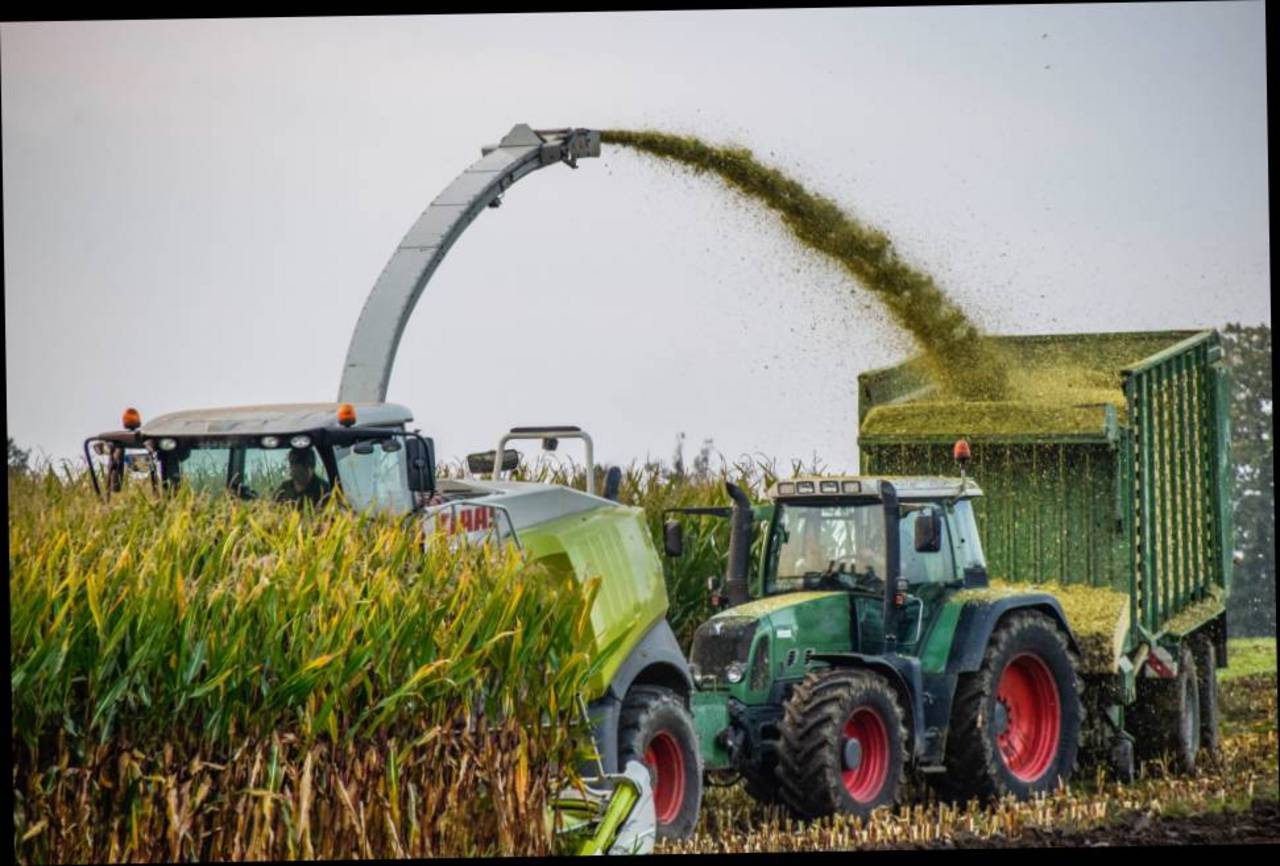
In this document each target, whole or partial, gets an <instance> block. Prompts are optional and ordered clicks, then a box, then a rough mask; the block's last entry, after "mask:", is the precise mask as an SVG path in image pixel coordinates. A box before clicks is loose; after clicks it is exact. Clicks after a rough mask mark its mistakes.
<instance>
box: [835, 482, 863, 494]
mask: <svg viewBox="0 0 1280 866" xmlns="http://www.w3.org/2000/svg"><path fill="white" fill-rule="evenodd" d="M840 488H841V489H842V490H843V491H844V492H845V493H861V492H862V482H860V481H842V482H840Z"/></svg>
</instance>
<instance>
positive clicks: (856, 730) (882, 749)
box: [777, 670, 907, 818]
mask: <svg viewBox="0 0 1280 866" xmlns="http://www.w3.org/2000/svg"><path fill="white" fill-rule="evenodd" d="M781 731H782V739H781V742H780V743H779V755H778V768H777V776H778V782H779V786H778V788H779V793H780V794H781V797H782V801H783V802H784V803H785V804H786V805H787V807H788V808H789V809H790V810H791V811H792V812H793V813H795V814H796V815H797V816H799V817H801V818H818V817H821V816H823V815H830V814H832V813H834V812H845V813H850V814H854V815H858V816H861V817H864V818H865V817H866V816H867V815H869V814H870V813H871V811H872V810H873V809H875V808H876V807H878V806H884V805H889V804H892V803H895V802H897V800H898V797H899V795H900V793H901V791H902V789H903V785H904V781H903V771H904V768H905V765H906V742H907V730H906V726H905V725H904V724H903V713H902V709H901V708H900V707H899V706H898V698H897V695H896V694H895V693H894V690H893V687H892V686H891V685H889V683H888V682H887V681H886V680H885V679H884V677H881V676H879V675H878V674H874V673H871V672H869V671H857V670H829V671H820V672H817V673H813V674H810V675H809V676H808V678H806V679H805V680H804V682H802V683H801V684H800V685H798V686H796V688H795V690H794V691H793V692H792V694H791V699H790V700H788V701H787V704H786V708H785V714H784V716H783V720H782V725H781Z"/></svg>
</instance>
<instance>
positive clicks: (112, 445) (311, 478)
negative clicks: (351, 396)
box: [84, 403, 435, 514]
mask: <svg viewBox="0 0 1280 866" xmlns="http://www.w3.org/2000/svg"><path fill="white" fill-rule="evenodd" d="M412 420H413V416H412V415H411V414H410V413H409V410H408V409H406V408H405V407H403V406H399V405H397V404H394V403H360V404H351V403H289V404H273V405H263V406H229V407H221V408H216V409H196V410H189V411H183V412H173V413H170V414H168V415H162V416H160V417H159V418H156V419H155V420H153V421H149V422H146V423H144V422H143V420H142V418H141V416H140V415H139V413H138V412H137V410H136V409H128V410H126V411H125V413H124V417H123V426H124V429H123V430H116V431H111V432H107V433H102V434H99V435H98V436H92V437H90V438H88V439H86V440H85V443H84V452H85V459H86V460H87V461H88V463H89V468H90V477H91V479H92V481H93V485H94V489H95V490H97V491H98V493H99V494H100V495H102V494H104V493H105V495H108V496H109V495H110V494H111V493H113V492H118V491H119V490H120V489H121V487H122V486H123V484H124V480H125V478H126V477H128V476H130V475H133V476H147V477H149V479H150V481H151V484H152V486H153V487H155V488H157V489H159V487H160V486H161V485H163V486H164V488H165V489H175V488H177V487H178V486H180V485H185V486H187V487H191V488H194V489H196V490H201V491H204V492H209V493H227V494H230V495H233V496H237V497H239V498H241V499H246V500H251V499H274V500H277V501H295V502H303V501H310V502H312V503H314V504H320V503H321V502H323V501H324V500H325V499H327V498H328V497H329V496H330V495H331V494H332V493H333V491H335V490H339V489H340V490H342V492H343V494H344V497H345V499H346V501H347V502H349V503H350V504H351V505H352V507H354V508H356V509H357V510H389V511H392V512H394V513H405V514H407V513H411V512H413V511H416V510H418V509H419V508H420V507H422V506H423V505H425V504H426V502H427V501H428V500H429V499H430V497H431V495H432V494H433V492H434V490H435V459H434V449H433V446H432V442H431V440H430V439H425V438H423V437H422V436H420V435H419V434H418V433H416V432H410V431H407V430H406V429H405V425H406V424H407V423H408V422H410V421H412ZM100 471H101V472H102V474H103V476H104V481H105V487H104V485H103V484H100V483H99V478H98V475H99V472H100Z"/></svg>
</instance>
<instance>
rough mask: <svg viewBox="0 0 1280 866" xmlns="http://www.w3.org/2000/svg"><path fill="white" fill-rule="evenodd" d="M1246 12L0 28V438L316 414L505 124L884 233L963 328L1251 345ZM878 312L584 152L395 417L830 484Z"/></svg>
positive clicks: (481, 435)
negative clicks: (937, 288)
mask: <svg viewBox="0 0 1280 866" xmlns="http://www.w3.org/2000/svg"><path fill="white" fill-rule="evenodd" d="M1264 15H1265V10H1264V7H1263V5H1262V4H1261V3H1255V2H1228V3H1204V4H1198V3H1185V4H1183V3H1180V4H1168V5H1165V4H1141V5H1099V6H1087V5H1077V6H1040V7H1013V8H1010V7H990V8H984V7H966V8H888V9H849V10H837V9H824V10H814V11H767V10H762V11H745V12H719V11H716V12H672V13H595V14H573V15H510V16H491V15H486V16H474V17H472V16H450V17H386V18H342V19H274V20H215V21H155V22H145V21H143V22H137V21H128V22H67V23H51V24H38V23H9V24H4V25H0V73H2V75H3V82H2V92H0V98H2V105H3V109H2V110H3V118H2V119H3V155H4V279H5V299H4V302H5V360H6V385H7V389H6V390H7V395H6V400H7V402H6V407H7V409H8V419H9V420H8V432H9V435H11V436H13V437H15V438H16V439H17V441H18V443H19V445H21V446H24V447H36V448H38V449H41V450H42V451H43V452H44V453H46V454H48V455H50V456H53V457H55V458H60V457H72V456H74V455H76V454H78V453H79V447H80V441H81V440H82V439H83V438H84V437H85V436H86V435H88V434H90V433H96V432H100V431H102V430H106V429H115V428H116V427H117V426H118V425H119V417H120V412H121V410H122V409H123V408H124V407H125V406H127V405H133V406H137V407H138V408H139V409H140V410H141V411H142V413H143V416H144V418H146V417H154V416H156V415H158V414H162V413H164V412H168V411H173V410H177V409H183V408H195V407H203V406H217V405H229V404H247V403H263V402H297V401H311V400H332V399H334V398H335V396H336V393H337V388H338V380H339V377H340V374H341V370H342V363H343V359H344V357H345V354H346V349H347V343H348V340H349V339H350V336H351V331H352V328H353V326H354V325H355V322H356V317H357V315H358V314H359V312H360V309H361V306H362V305H363V303H364V300H365V297H366V296H367V294H368V292H369V289H370V288H371V287H372V285H373V283H374V280H375V279H376V278H377V276H378V274H379V272H380V271H381V269H382V267H383V265H384V264H385V263H386V260H387V258H388V257H389V256H390V255H391V253H392V251H393V250H394V249H395V246H396V244H397V243H398V242H399V240H400V238H401V236H402V235H403V234H404V232H405V231H406V229H407V228H408V227H409V226H410V225H411V224H412V222H413V221H414V219H415V218H416V217H417V216H418V214H419V213H420V212H421V211H422V209H423V208H424V207H426V205H427V203H428V202H429V201H430V200H431V199H432V198H433V197H435V195H436V194H437V193H438V192H439V191H440V190H441V189H443V188H444V187H445V186H446V185H447V184H448V183H449V182H450V181H451V180H452V179H453V178H454V177H455V176H456V175H457V174H458V173H460V172H461V171H462V170H463V169H465V168H466V167H467V166H468V165H469V164H470V163H472V162H473V161H474V160H475V159H477V158H478V157H479V155H480V147H481V146H482V145H484V144H488V143H491V142H496V141H497V140H498V139H499V138H501V137H502V135H503V134H505V133H506V132H507V131H508V130H509V129H510V128H511V127H512V126H513V125H514V124H516V123H529V124H531V125H532V126H534V127H543V128H547V127H559V126H586V127H592V128H658V129H666V130H673V131H679V132H685V133H692V134H696V135H699V136H702V137H704V138H706V139H708V140H710V141H713V142H716V143H727V142H733V143H737V144H742V145H746V146H748V147H750V148H752V149H753V150H754V151H755V152H756V153H757V155H759V156H760V157H762V158H764V159H766V160H767V161H769V162H771V163H773V164H776V165H778V166H780V167H783V168H784V169H786V170H788V171H790V172H792V173H793V174H794V175H795V176H796V177H797V178H798V179H800V180H801V181H803V182H804V183H806V184H808V185H809V186H810V187H811V188H813V189H815V190H817V191H820V192H822V193H824V194H826V195H828V196H830V197H832V198H834V199H835V200H837V201H838V202H840V203H841V204H842V205H843V206H845V207H846V208H847V209H848V210H849V211H850V212H851V213H853V214H855V215H857V216H858V217H860V218H862V219H863V220H865V221H867V222H869V223H871V224H874V225H877V226H879V227H881V228H883V229H884V230H886V231H887V232H888V233H889V235H890V236H891V237H892V238H893V239H894V240H895V242H896V243H897V245H898V247H899V249H900V250H901V251H902V252H903V254H904V255H905V256H906V257H907V258H908V259H909V260H911V261H912V262H914V263H916V264H917V265H920V266H921V267H923V268H925V269H927V270H929V271H930V272H931V273H933V274H934V275H935V276H936V277H937V278H938V279H939V281H940V283H941V284H942V285H943V286H944V287H945V288H946V289H947V290H948V291H949V292H951V293H952V294H953V295H954V296H955V297H956V298H957V299H959V300H960V302H961V303H962V304H963V305H964V306H965V307H966V308H967V309H968V310H969V312H970V314H971V315H972V316H973V317H974V318H975V319H977V320H978V321H979V322H980V323H981V325H982V326H983V327H985V328H986V329H988V330H990V331H993V332H997V333H1053V332H1061V333H1069V332H1078V331H1116V330H1142V329H1165V328H1194V327H1201V326H1204V327H1213V326H1221V325H1222V324H1225V323H1226V322H1228V321H1243V322H1244V323H1246V324H1256V323H1259V322H1266V323H1270V321H1271V306H1270V300H1269V282H1268V280H1269V273H1270V253H1269V247H1268V210H1267V140H1266V107H1267V100H1266V57H1265V20H1264ZM912 351H913V349H912V346H911V344H910V343H909V341H908V340H906V339H905V338H904V337H903V336H902V335H900V334H898V333H896V332H895V331H894V329H893V328H892V327H891V326H890V325H889V324H887V322H886V319H885V316H884V315H883V314H882V312H881V309H880V308H879V306H878V305H877V304H876V302H875V300H874V299H873V298H872V297H870V295H869V294H868V293H867V292H866V291H865V290H863V289H861V288H859V287H858V286H856V285H854V284H852V283H851V282H850V281H849V280H848V278H846V277H845V276H843V275H842V274H841V273H840V272H838V271H837V270H836V269H835V268H834V267H833V266H832V265H830V264H828V263H827V262H825V261H823V260H821V259H819V258H817V257H816V256H815V255H813V254H810V253H806V252H804V251H802V250H800V249H799V248H797V246H796V245H795V244H794V243H793V242H792V241H790V240H789V239H788V237H787V236H786V235H785V234H783V232H782V231H780V230H779V229H778V228H777V227H776V225H775V224H774V222H773V221H772V218H771V217H768V216H767V215H764V212H763V211H761V210H760V209H759V208H758V207H756V206H754V205H751V204H749V203H746V202H745V201H744V200H742V199H740V198H739V197H736V196H733V195H730V194H728V193H726V192H725V191H724V190H723V189H721V188H718V187H717V186H716V185H715V184H714V183H713V182H712V181H709V180H705V179H697V178H693V177H692V176H690V175H688V174H687V173H685V172H683V171H680V170H677V169H672V168H665V167H660V166H657V165H655V164H654V163H652V162H649V161H647V160H645V159H642V158H640V157H638V156H635V155H633V154H631V153H628V152H623V151H619V150H617V149H612V148H608V147H606V149H605V153H604V155H603V157H602V158H601V159H598V160H586V161H583V162H582V163H581V164H580V168H579V170H578V171H576V172H575V171H570V170H569V169H568V168H566V167H564V166H552V167H550V168H548V169H545V170H543V171H541V172H538V173H535V174H534V175H531V176H530V177H528V178H526V179H525V180H523V181H521V182H520V183H519V184H518V185H517V186H516V187H515V188H514V189H513V190H512V191H511V192H510V193H509V194H508V195H507V196H506V197H505V200H504V205H503V207H502V208H501V209H499V210H488V211H486V212H485V213H483V214H482V215H481V217H480V218H479V219H478V220H477V221H476V222H475V223H474V224H473V225H472V227H471V228H470V229H469V230H468V231H467V232H466V233H465V234H464V235H463V237H462V238H461V240H460V241H459V242H458V243H457V245H456V246H455V247H454V248H453V250H452V252H451V253H450V254H449V256H448V258H447V259H446V260H445V262H444V264H443V265H442V266H441V267H440V269H439V270H438V271H437V272H436V275H435V277H434V279H433V280H432V282H431V283H430V284H429V286H428V287H427V290H426V292H425V293H424V295H423V298H422V300H421V301H420V302H419V305H418V308H417V311H416V313H415V315H414V318H413V319H412V321H411V322H410V323H409V326H408V328H407V330H406V332H405V335H404V339H403V341H402V343H401V346H400V352H399V356H398V358H397V361H396V366H395V371H394V374H393V376H392V379H391V385H390V391H389V393H388V399H389V400H392V401H396V402H400V403H404V404H406V405H407V406H409V407H410V408H411V409H412V410H413V412H414V415H415V419H416V422H417V424H418V425H419V426H421V428H422V429H423V431H424V433H426V434H428V435H432V436H434V437H435V439H436V442H437V446H438V449H439V451H440V453H441V455H442V456H443V457H446V458H455V457H460V456H462V455H464V454H465V453H466V452H468V451H474V450H479V449H481V448H491V447H493V444H495V442H496V438H497V436H498V435H499V434H500V433H501V431H503V430H506V429H507V428H509V427H511V426H513V425H522V424H534V423H557V424H559V423H568V424H580V425H582V426H584V427H585V428H587V429H588V430H589V431H590V432H591V433H592V434H593V436H594V437H595V440H596V448H597V459H598V460H603V461H607V462H608V461H627V460H630V459H632V458H643V457H644V456H645V455H646V454H649V455H652V456H654V457H663V458H668V457H669V456H670V454H671V451H672V447H673V444H674V441H675V435H676V433H677V432H678V431H684V432H685V433H686V434H687V435H688V440H689V444H688V448H687V452H686V453H687V454H688V453H689V452H692V451H696V449H697V445H698V444H699V442H700V441H701V440H702V439H703V438H707V437H714V439H715V443H716V446H717V447H718V448H719V449H720V450H721V451H723V453H724V454H725V455H726V456H727V457H729V458H730V459H732V458H734V457H737V456H738V455H740V454H743V453H748V452H759V453H763V454H767V455H772V456H775V457H778V458H781V459H783V460H784V461H785V460H786V459H787V458H790V457H800V458H804V459H806V460H807V459H809V458H810V457H811V456H812V455H814V454H817V455H818V456H820V457H821V458H822V459H823V460H824V461H825V463H826V464H827V465H828V466H829V467H831V468H848V469H853V468H855V467H856V462H857V457H856V455H857V447H856V433H857V402H856V401H857V375H858V373H859V372H861V371H863V370H866V369H870V368H874V367H878V366H883V365H885V364H891V363H896V362H897V361H899V360H901V359H903V358H905V357H906V356H908V355H909V354H911V353H912Z"/></svg>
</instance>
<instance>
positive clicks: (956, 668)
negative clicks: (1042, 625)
mask: <svg viewBox="0 0 1280 866" xmlns="http://www.w3.org/2000/svg"><path fill="white" fill-rule="evenodd" d="M1018 610H1034V611H1039V612H1040V613H1043V614H1045V615H1047V616H1048V617H1049V618H1050V619H1052V620H1053V621H1054V622H1056V623H1057V624H1058V626H1059V627H1060V628H1061V629H1062V631H1063V633H1064V634H1065V635H1066V636H1067V645H1068V646H1070V647H1071V651H1072V652H1073V653H1075V654H1076V655H1079V654H1080V645H1079V643H1077V642H1076V636H1075V634H1074V633H1073V632H1072V631H1071V626H1070V625H1069V624H1068V623H1067V615H1066V614H1065V613H1063V612H1062V605H1060V604H1059V603H1058V600H1057V599H1056V598H1054V597H1053V596H1052V595H1049V594H1048V593H1046V592H1029V593H1027V594H1025V595H1018V596H1015V597H1013V598H999V599H994V600H992V601H990V602H983V603H974V602H970V603H969V604H966V605H965V606H964V609H963V610H962V611H961V612H960V619H959V621H957V622H956V630H955V637H954V638H953V639H952V642H951V653H950V655H949V656H948V658H947V667H946V673H948V674H966V673H973V672H974V671H976V670H978V669H979V668H980V667H982V657H983V655H985V653H986V651H987V644H988V643H989V642H990V640H991V633H992V632H993V631H995V630H996V626H997V625H998V624H999V622H1000V620H1001V619H1002V618H1003V617H1004V616H1005V615H1006V614H1009V613H1012V612H1014V611H1018Z"/></svg>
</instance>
